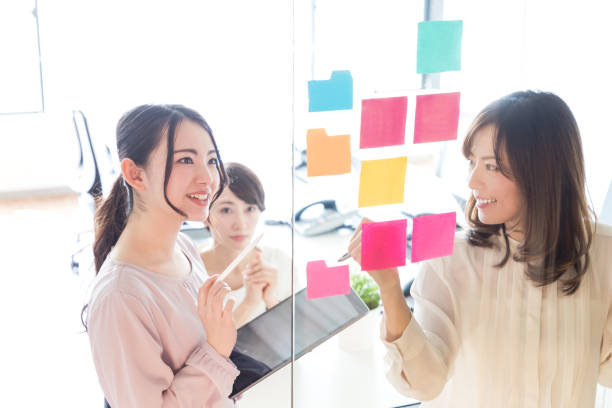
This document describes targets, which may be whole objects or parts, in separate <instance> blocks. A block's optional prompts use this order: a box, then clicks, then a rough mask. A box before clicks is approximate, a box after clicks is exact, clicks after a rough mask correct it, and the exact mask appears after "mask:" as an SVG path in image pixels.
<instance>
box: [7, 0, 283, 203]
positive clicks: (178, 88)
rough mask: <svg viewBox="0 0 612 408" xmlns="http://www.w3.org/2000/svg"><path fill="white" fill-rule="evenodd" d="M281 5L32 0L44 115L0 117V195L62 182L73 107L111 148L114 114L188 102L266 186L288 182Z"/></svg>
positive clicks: (72, 154) (68, 168) (70, 155)
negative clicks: (138, 107)
mask: <svg viewBox="0 0 612 408" xmlns="http://www.w3.org/2000/svg"><path fill="white" fill-rule="evenodd" d="M289 5H290V3H289V2H250V1H240V2H201V1H190V0H180V1H173V2H151V1H129V2H128V1H117V0H111V1H105V2H94V1H77V0H59V1H51V0H39V18H40V36H41V48H42V53H43V55H42V59H43V74H44V84H45V99H46V105H47V112H46V113H44V114H39V115H23V116H17V117H0V137H2V139H3V140H2V149H0V152H1V153H0V177H2V178H0V194H1V193H10V192H15V191H16V190H26V191H27V190H39V189H54V188H65V186H66V185H67V184H68V183H69V180H70V178H71V177H72V174H73V171H72V169H73V165H74V164H76V160H77V157H76V150H75V149H76V147H75V146H76V145H75V143H76V138H75V135H74V132H73V130H72V123H71V110H72V109H80V110H82V111H83V112H84V113H85V114H86V116H87V118H88V120H89V124H90V130H91V132H92V135H93V136H94V137H96V138H102V139H105V140H106V141H107V142H108V144H109V145H111V146H112V147H114V128H115V125H116V122H117V120H118V119H119V117H120V116H121V114H122V113H123V112H125V111H126V110H128V109H130V108H132V107H134V106H136V105H139V104H142V103H182V104H185V105H187V106H190V107H193V108H195V109H196V110H198V111H199V112H200V113H202V115H203V116H204V117H205V118H206V120H207V121H208V122H209V124H210V125H211V127H212V129H213V132H214V133H215V136H216V138H217V142H218V144H219V148H220V150H221V155H222V157H223V159H224V160H225V161H230V160H232V161H241V162H244V163H245V164H247V165H248V166H250V167H252V168H253V169H254V170H255V171H256V172H257V173H258V174H259V175H260V176H261V178H262V180H263V181H264V184H265V185H266V187H268V185H269V186H270V190H274V186H279V185H280V186H284V187H286V186H290V182H291V179H290V177H291V167H290V160H291V102H292V98H291V62H292V54H291V42H290V40H291V14H290V8H289ZM278 194H279V199H280V193H278ZM274 201H277V200H270V202H271V203H272V202H274Z"/></svg>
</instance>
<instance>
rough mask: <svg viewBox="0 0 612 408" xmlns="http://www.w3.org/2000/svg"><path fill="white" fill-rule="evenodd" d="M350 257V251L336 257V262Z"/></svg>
mask: <svg viewBox="0 0 612 408" xmlns="http://www.w3.org/2000/svg"><path fill="white" fill-rule="evenodd" d="M350 257H351V253H350V252H347V253H346V254H344V255H342V256H341V257H340V258H338V262H344V261H346V260H347V259H349V258H350Z"/></svg>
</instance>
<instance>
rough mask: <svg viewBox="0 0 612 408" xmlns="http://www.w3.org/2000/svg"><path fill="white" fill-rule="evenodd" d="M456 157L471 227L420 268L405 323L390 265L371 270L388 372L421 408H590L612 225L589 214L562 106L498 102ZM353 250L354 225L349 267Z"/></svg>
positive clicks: (574, 132)
mask: <svg viewBox="0 0 612 408" xmlns="http://www.w3.org/2000/svg"><path fill="white" fill-rule="evenodd" d="M463 154H464V156H465V157H466V158H467V159H468V160H469V172H468V175H469V181H468V183H469V187H470V189H471V192H472V195H471V197H470V198H469V200H468V203H467V206H466V218H467V221H468V223H469V226H470V228H469V229H468V231H467V232H466V233H465V234H461V233H460V234H458V235H457V236H456V238H455V247H454V252H453V254H452V255H451V256H448V257H443V258H438V259H433V260H430V261H427V262H424V263H423V264H422V265H421V268H420V272H419V274H418V276H417V278H416V280H415V282H414V284H413V286H412V296H413V298H414V300H415V307H414V315H413V313H411V311H410V308H409V307H408V306H407V304H406V302H405V300H404V297H403V294H402V290H401V287H400V283H399V282H400V281H399V277H398V274H397V269H388V270H378V271H370V272H369V273H370V274H371V275H372V277H373V278H374V279H375V280H376V281H377V283H378V285H379V287H380V291H381V297H382V302H383V305H384V309H385V316H384V319H383V322H382V325H381V337H382V340H383V342H384V344H385V345H386V347H387V349H388V354H387V361H388V363H389V369H388V373H387V377H388V378H389V380H390V381H391V382H392V383H393V385H394V386H395V387H396V388H397V389H398V390H399V391H400V392H402V393H404V394H406V395H409V396H411V397H414V398H417V399H420V400H423V401H429V402H427V403H424V404H423V407H429V408H431V407H451V406H452V407H592V406H594V402H595V389H596V384H597V383H598V382H599V383H601V384H603V385H606V386H608V387H610V386H612V361H611V355H612V308H611V306H612V230H611V228H610V227H608V226H604V225H596V224H595V223H594V222H593V216H592V211H591V210H590V208H589V206H588V205H587V200H586V194H585V175H584V161H583V156H582V145H581V139H580V133H579V131H578V126H577V124H576V121H575V119H574V117H573V115H572V113H571V111H570V109H569V107H568V106H567V105H566V104H565V102H563V101H562V100H561V99H560V98H559V97H558V96H556V95H554V94H551V93H545V92H533V91H525V92H515V93H513V94H510V95H508V96H505V97H503V98H501V99H499V100H497V101H495V102H493V103H491V104H490V105H489V106H487V107H486V108H485V109H484V110H483V111H482V112H480V114H479V115H478V116H477V117H476V119H475V120H474V122H473V124H472V126H471V128H470V129H469V131H468V133H467V136H466V138H465V140H464V142H463ZM365 221H367V220H365ZM360 243H361V231H360V229H358V230H357V231H356V233H355V234H354V235H353V238H352V240H351V243H350V246H349V250H350V251H351V254H352V255H353V257H354V258H355V259H356V260H357V261H359V260H360V248H361V246H360Z"/></svg>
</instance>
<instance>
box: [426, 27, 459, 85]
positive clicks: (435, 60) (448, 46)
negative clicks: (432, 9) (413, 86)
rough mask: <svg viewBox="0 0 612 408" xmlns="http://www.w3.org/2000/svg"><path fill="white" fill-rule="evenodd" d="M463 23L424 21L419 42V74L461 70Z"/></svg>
mask: <svg viewBox="0 0 612 408" xmlns="http://www.w3.org/2000/svg"><path fill="white" fill-rule="evenodd" d="M462 31H463V21H462V20H456V21H422V22H420V23H419V33H418V40H417V73H418V74H432V73H436V72H446V71H459V70H461V33H462Z"/></svg>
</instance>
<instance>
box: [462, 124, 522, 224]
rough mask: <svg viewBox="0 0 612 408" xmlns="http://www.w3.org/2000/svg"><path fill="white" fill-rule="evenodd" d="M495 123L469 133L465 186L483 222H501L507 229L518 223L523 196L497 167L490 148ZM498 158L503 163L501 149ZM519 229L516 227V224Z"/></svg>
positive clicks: (504, 159)
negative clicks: (466, 181) (500, 156)
mask: <svg viewBox="0 0 612 408" xmlns="http://www.w3.org/2000/svg"><path fill="white" fill-rule="evenodd" d="M494 142H495V127H494V126H493V125H487V126H484V127H482V128H481V129H479V130H478V131H477V132H476V133H475V134H474V136H473V140H472V146H471V154H470V155H469V157H468V159H469V167H470V170H469V183H468V185H469V187H470V189H471V191H472V194H473V195H474V198H475V199H476V205H477V208H478V219H479V220H480V222H482V223H483V224H489V225H496V224H505V225H506V229H507V230H508V231H510V230H513V229H515V228H516V227H517V226H519V222H520V220H521V210H522V205H523V198H522V195H521V192H520V190H519V187H518V185H517V184H516V182H515V181H514V180H512V179H510V178H508V177H506V176H505V175H503V174H502V173H501V171H500V168H499V166H500V163H497V161H496V159H495V152H494ZM502 160H503V161H504V162H505V163H507V159H506V154H505V152H503V154H502ZM519 229H520V228H519Z"/></svg>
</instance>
